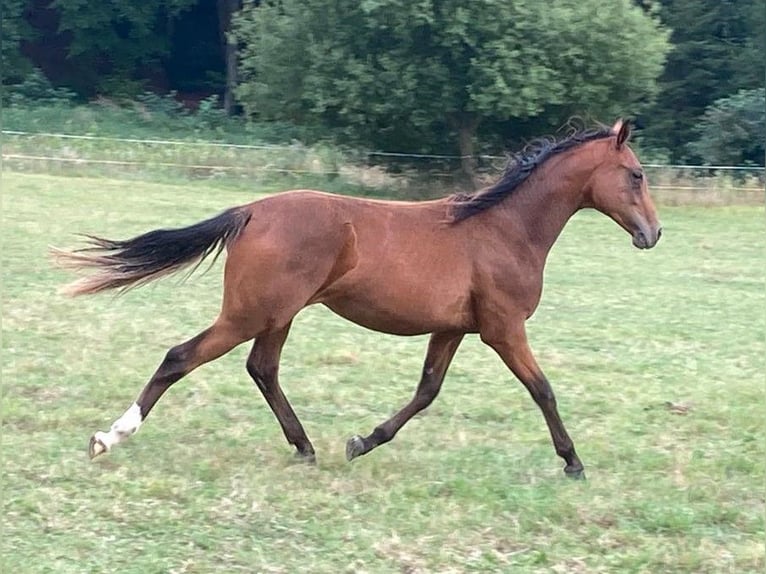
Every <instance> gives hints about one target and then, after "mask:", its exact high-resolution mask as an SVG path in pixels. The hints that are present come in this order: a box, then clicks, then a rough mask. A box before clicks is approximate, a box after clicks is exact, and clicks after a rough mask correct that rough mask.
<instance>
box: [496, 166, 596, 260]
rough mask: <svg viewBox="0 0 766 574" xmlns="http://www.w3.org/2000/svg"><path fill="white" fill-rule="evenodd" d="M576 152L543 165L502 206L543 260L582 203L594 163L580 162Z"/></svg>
mask: <svg viewBox="0 0 766 574" xmlns="http://www.w3.org/2000/svg"><path fill="white" fill-rule="evenodd" d="M575 156H576V153H571V152H570V153H567V154H566V155H565V156H562V157H558V158H552V159H551V160H549V162H550V163H549V162H546V163H545V164H543V165H541V166H540V167H539V168H538V170H537V173H535V174H533V175H532V176H530V178H529V180H527V181H526V182H524V183H523V184H522V185H521V187H519V189H518V190H516V191H515V192H514V193H513V194H512V195H511V196H510V197H508V198H507V199H506V200H505V201H504V202H503V203H502V204H501V205H500V206H498V207H500V208H501V209H499V210H498V216H500V217H509V216H510V217H512V218H513V222H514V224H515V225H514V227H515V229H516V232H517V233H519V232H521V233H523V234H525V237H523V240H524V241H525V242H527V243H528V244H529V245H531V246H534V248H536V249H537V250H539V252H540V254H541V255H542V257H543V260H544V259H545V257H546V256H547V254H548V252H549V251H550V249H551V247H553V244H554V243H555V242H556V239H558V237H559V235H560V234H561V231H562V230H563V229H564V226H565V225H566V223H567V221H569V219H570V218H571V217H572V215H574V214H575V212H577V211H578V210H579V209H580V207H581V206H582V203H583V188H584V186H585V183H586V181H587V180H588V177H589V176H590V174H591V173H592V171H593V168H594V166H589V165H587V162H582V161H578V158H577V157H575Z"/></svg>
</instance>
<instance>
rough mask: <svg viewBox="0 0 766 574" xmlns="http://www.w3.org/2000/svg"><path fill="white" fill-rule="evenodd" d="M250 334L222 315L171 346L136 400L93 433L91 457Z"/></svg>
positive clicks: (132, 429) (132, 428)
mask: <svg viewBox="0 0 766 574" xmlns="http://www.w3.org/2000/svg"><path fill="white" fill-rule="evenodd" d="M249 338H250V337H249V336H247V335H245V334H244V333H243V332H242V331H241V330H240V329H239V328H238V327H237V326H236V325H234V324H232V323H230V322H228V321H225V320H222V319H220V318H219V320H218V321H216V322H215V323H214V324H213V325H212V326H211V327H209V328H208V329H206V330H204V331H203V332H202V333H200V334H199V335H197V336H196V337H194V338H192V339H189V340H188V341H186V342H185V343H182V344H181V345H178V346H176V347H173V348H172V349H170V350H169V351H168V353H167V355H165V359H164V360H163V361H162V363H161V364H160V366H159V368H158V369H157V371H156V372H155V373H154V375H152V378H151V379H150V380H149V382H148V383H147V384H146V386H145V387H144V389H143V390H142V391H141V394H140V395H139V396H138V398H137V399H136V402H135V403H133V405H131V407H130V408H129V409H128V410H127V411H125V413H124V414H123V415H122V416H121V417H120V418H119V419H117V420H116V421H115V422H114V423H113V424H112V427H111V429H110V430H109V431H107V432H102V431H98V432H97V433H96V434H94V435H93V436H92V437H91V439H90V446H89V448H88V451H89V454H90V457H91V458H93V457H96V456H98V455H99V454H101V453H103V452H106V451H108V450H110V449H111V448H112V447H113V446H114V445H116V444H117V443H120V442H122V441H124V440H125V439H127V438H128V437H129V436H130V435H132V434H133V433H135V432H136V431H137V430H138V428H139V427H140V426H141V423H142V422H143V421H144V419H145V418H146V416H147V415H148V414H149V411H151V410H152V407H153V406H154V404H155V403H156V402H157V401H158V400H159V398H160V397H161V396H162V394H163V393H164V392H165V391H166V390H168V388H169V387H170V385H172V384H173V383H175V382H176V381H178V380H179V379H180V378H182V377H183V376H185V375H187V374H188V373H190V372H191V371H192V370H194V369H196V368H197V367H199V366H200V365H203V364H205V363H207V362H209V361H212V360H214V359H217V358H218V357H220V356H221V355H224V354H226V353H228V352H229V351H230V350H231V349H233V348H234V347H236V346H237V345H239V344H240V343H243V342H245V341H246V340H247V339H249Z"/></svg>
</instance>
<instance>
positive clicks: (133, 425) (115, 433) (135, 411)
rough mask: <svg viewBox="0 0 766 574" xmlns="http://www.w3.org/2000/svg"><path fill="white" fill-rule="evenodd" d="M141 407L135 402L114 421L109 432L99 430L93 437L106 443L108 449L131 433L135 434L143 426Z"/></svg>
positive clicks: (105, 446)
mask: <svg viewBox="0 0 766 574" xmlns="http://www.w3.org/2000/svg"><path fill="white" fill-rule="evenodd" d="M142 422H143V419H142V418H141V408H140V407H139V406H138V405H137V404H136V403H133V404H132V405H131V406H130V408H129V409H128V410H127V411H125V412H124V413H123V415H122V416H121V417H120V418H118V419H117V420H116V421H114V423H112V428H111V429H109V432H102V431H98V432H97V433H96V434H94V435H93V438H94V439H95V440H97V441H98V442H100V443H101V444H103V445H104V448H105V449H106V450H107V451H108V450H110V449H111V448H112V447H113V446H114V445H116V444H117V443H120V442H122V441H124V440H125V439H126V438H128V437H129V436H130V435H132V434H134V433H135V432H136V431H137V430H138V428H139V427H140V426H141V423H142Z"/></svg>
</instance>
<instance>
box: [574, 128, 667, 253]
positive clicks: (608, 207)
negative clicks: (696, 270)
mask: <svg viewBox="0 0 766 574" xmlns="http://www.w3.org/2000/svg"><path fill="white" fill-rule="evenodd" d="M611 131H612V134H613V136H612V137H609V138H607V139H606V140H601V141H600V142H599V143H598V144H596V145H594V146H593V149H594V150H596V149H598V150H599V151H598V153H599V154H602V153H603V156H602V157H600V158H599V159H597V162H598V163H597V167H596V168H595V169H594V170H593V173H592V174H591V176H590V178H589V179H588V181H587V183H586V185H585V198H586V199H585V205H586V206H587V207H593V208H595V209H597V210H598V211H600V212H602V213H605V214H606V215H608V216H609V217H611V218H612V219H614V221H616V222H617V223H618V225H620V227H622V228H623V229H624V230H625V231H627V232H628V233H630V234H631V235H632V236H633V245H635V246H636V247H638V248H639V249H651V248H652V247H654V246H655V245H656V244H657V241H659V239H660V235H662V227H661V226H660V222H659V221H658V220H657V210H656V209H655V207H654V203H653V202H652V198H651V197H650V196H649V189H648V187H647V184H646V175H645V174H644V170H643V169H642V167H641V163H640V162H639V161H638V158H637V157H636V154H634V153H633V150H631V149H630V147H628V145H627V143H626V142H627V141H628V138H629V137H630V123H629V122H628V121H623V120H618V121H617V122H616V123H615V124H614V126H612V130H611ZM602 150H603V151H602Z"/></svg>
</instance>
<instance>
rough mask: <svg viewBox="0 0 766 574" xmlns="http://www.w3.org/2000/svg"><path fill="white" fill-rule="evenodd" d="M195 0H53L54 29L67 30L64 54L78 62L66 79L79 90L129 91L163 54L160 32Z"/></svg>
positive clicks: (165, 47)
mask: <svg viewBox="0 0 766 574" xmlns="http://www.w3.org/2000/svg"><path fill="white" fill-rule="evenodd" d="M196 1H197V0H141V1H136V0H129V1H126V0H102V1H100V2H90V1H88V0H54V2H53V3H52V4H51V6H52V7H53V8H55V9H56V10H57V12H58V15H59V18H60V24H59V32H60V33H68V34H70V35H71V42H70V44H69V48H68V50H69V57H70V58H74V59H75V60H76V61H77V62H78V63H79V64H80V67H81V70H82V77H80V78H72V81H73V83H75V84H77V86H78V88H79V89H81V90H83V91H91V92H92V91H95V92H96V93H107V94H111V95H118V96H123V97H125V96H127V97H130V96H135V95H136V94H138V93H140V91H141V89H142V88H143V84H144V81H143V78H136V77H135V75H136V73H137V72H138V71H139V70H140V69H142V68H143V69H144V71H146V70H147V69H148V68H151V66H153V65H155V64H156V63H157V62H158V60H159V59H160V58H161V57H162V56H164V55H166V54H167V52H168V49H169V41H170V38H169V35H168V34H167V33H163V32H164V30H162V29H163V28H165V29H167V26H168V24H169V23H170V22H172V21H173V19H174V18H175V17H177V16H178V15H179V14H180V13H181V12H183V11H184V10H186V9H188V8H189V7H190V6H192V5H193V4H194V3H195V2H196Z"/></svg>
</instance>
